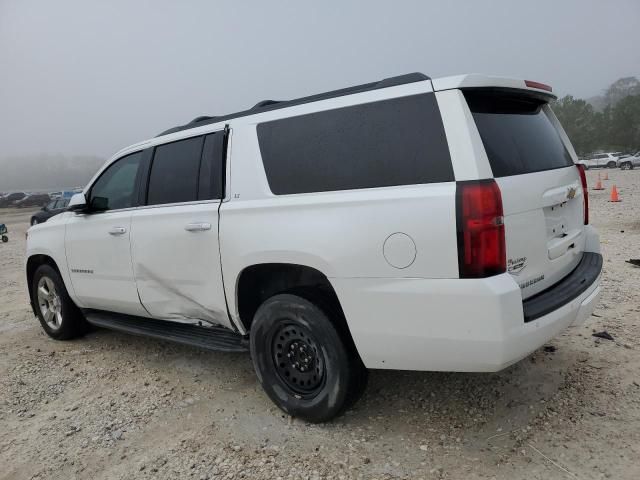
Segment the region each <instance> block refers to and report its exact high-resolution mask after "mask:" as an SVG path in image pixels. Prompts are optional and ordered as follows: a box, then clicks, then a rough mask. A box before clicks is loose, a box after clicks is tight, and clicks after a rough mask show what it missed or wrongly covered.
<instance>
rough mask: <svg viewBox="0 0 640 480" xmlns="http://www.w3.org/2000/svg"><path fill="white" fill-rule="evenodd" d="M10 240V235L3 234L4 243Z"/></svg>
mask: <svg viewBox="0 0 640 480" xmlns="http://www.w3.org/2000/svg"><path fill="white" fill-rule="evenodd" d="M8 241H9V237H7V236H6V235H2V243H7V242H8Z"/></svg>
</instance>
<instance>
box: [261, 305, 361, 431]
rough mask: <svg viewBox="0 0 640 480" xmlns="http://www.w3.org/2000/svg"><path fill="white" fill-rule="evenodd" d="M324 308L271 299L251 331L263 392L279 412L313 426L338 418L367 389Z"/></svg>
mask: <svg viewBox="0 0 640 480" xmlns="http://www.w3.org/2000/svg"><path fill="white" fill-rule="evenodd" d="M327 305H328V302H318V301H316V302H313V303H312V302H311V301H309V300H307V299H306V298H303V297H301V296H299V295H293V294H289V293H285V294H279V295H275V296H273V297H271V298H269V299H267V300H266V301H265V302H264V303H263V304H262V305H261V306H260V308H258V311H257V312H256V314H255V316H254V320H253V324H252V325H251V335H250V349H251V358H252V360H253V366H254V368H255V371H256V374H257V376H258V380H259V381H260V383H261V384H262V388H264V390H265V392H266V393H267V395H268V396H269V398H271V400H272V401H273V402H274V403H275V404H276V405H277V406H278V407H279V408H280V409H281V410H282V411H284V412H285V413H287V414H289V415H292V416H294V417H298V418H302V419H304V420H306V421H309V422H313V423H319V422H325V421H328V420H331V419H332V418H334V417H335V416H337V415H339V414H340V413H342V412H343V411H344V410H345V409H346V408H348V407H350V406H351V405H352V404H353V403H355V402H356V401H357V400H358V398H360V396H361V395H362V392H363V391H364V389H365V387H366V383H367V370H366V368H365V366H364V365H363V363H362V360H360V357H359V356H358V354H357V352H356V351H355V348H354V347H353V346H352V342H351V339H350V338H348V337H347V336H346V335H345V334H344V333H341V331H342V330H343V329H342V328H340V326H339V325H338V323H339V318H338V317H336V316H335V313H333V312H332V311H331V309H330V308H329V307H328V306H327ZM332 317H333V318H332ZM332 320H333V321H332Z"/></svg>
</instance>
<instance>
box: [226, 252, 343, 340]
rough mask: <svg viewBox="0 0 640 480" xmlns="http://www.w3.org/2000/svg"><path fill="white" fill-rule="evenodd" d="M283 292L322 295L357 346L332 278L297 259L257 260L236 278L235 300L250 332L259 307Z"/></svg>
mask: <svg viewBox="0 0 640 480" xmlns="http://www.w3.org/2000/svg"><path fill="white" fill-rule="evenodd" d="M280 293H293V294H297V295H299V296H301V297H304V298H305V299H307V300H309V301H311V302H314V297H316V298H315V299H316V300H319V298H317V297H322V303H324V304H325V305H326V306H327V307H329V308H330V309H331V310H333V312H327V313H333V314H334V315H333V317H335V318H332V321H334V322H337V325H336V326H337V327H339V329H340V330H341V331H342V332H343V333H344V334H345V335H346V336H347V339H348V342H349V343H350V344H351V345H352V346H354V348H355V344H354V343H353V338H352V336H351V332H350V330H349V325H348V323H347V320H346V318H345V315H344V312H343V310H342V306H341V304H340V300H339V298H338V295H337V293H336V290H335V289H334V287H333V285H332V284H331V281H330V280H329V278H328V277H327V276H326V275H325V274H324V273H323V272H321V271H320V270H318V269H316V268H314V267H310V266H308V265H301V264H296V263H258V264H253V265H248V266H246V267H245V268H244V269H243V270H242V271H241V272H240V273H239V274H238V277H237V279H236V282H235V301H236V311H237V318H238V321H239V323H240V324H241V326H242V328H243V329H244V330H245V332H247V333H248V332H250V330H251V323H252V321H253V317H254V315H255V312H256V311H257V310H258V307H260V305H261V304H262V303H263V302H264V301H265V300H266V299H268V298H270V297H272V296H274V295H277V294H280Z"/></svg>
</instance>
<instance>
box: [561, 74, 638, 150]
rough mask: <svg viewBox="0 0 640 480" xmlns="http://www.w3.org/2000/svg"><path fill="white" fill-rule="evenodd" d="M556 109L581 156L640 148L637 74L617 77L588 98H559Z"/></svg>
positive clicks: (569, 96)
mask: <svg viewBox="0 0 640 480" xmlns="http://www.w3.org/2000/svg"><path fill="white" fill-rule="evenodd" d="M553 110H554V112H555V114H556V116H557V117H558V119H559V120H560V123H562V126H563V127H564V129H565V130H566V132H567V135H568V136H569V138H570V139H571V143H573V146H574V148H575V149H576V152H577V153H578V155H579V156H586V155H588V154H590V153H593V152H597V151H608V152H616V151H621V152H628V153H634V152H637V151H639V150H640V81H639V80H638V79H637V78H636V77H625V78H621V79H619V80H616V81H615V82H613V83H612V84H611V85H610V86H609V88H607V89H606V90H605V92H604V94H603V95H600V96H597V97H593V98H590V99H587V100H583V99H580V98H574V97H573V96H571V95H567V96H565V97H562V98H559V99H558V100H556V101H555V102H554V103H553Z"/></svg>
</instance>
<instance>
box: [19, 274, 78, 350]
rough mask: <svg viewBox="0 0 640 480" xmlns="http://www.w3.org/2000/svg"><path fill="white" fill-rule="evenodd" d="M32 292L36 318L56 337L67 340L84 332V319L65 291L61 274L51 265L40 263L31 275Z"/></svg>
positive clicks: (48, 332) (45, 329) (52, 336)
mask: <svg viewBox="0 0 640 480" xmlns="http://www.w3.org/2000/svg"><path fill="white" fill-rule="evenodd" d="M31 294H32V296H33V304H34V305H35V307H36V312H37V315H38V320H40V324H41V325H42V328H43V329H44V331H45V332H46V333H47V335H49V336H50V337H51V338H55V339H56V340H69V339H71V338H75V337H79V336H81V335H82V334H84V333H85V332H86V325H87V323H86V320H85V319H84V317H83V315H82V312H80V310H79V309H78V307H77V306H76V305H75V304H74V303H73V300H71V297H69V294H68V293H67V289H66V288H65V286H64V282H63V281H62V277H60V274H59V273H58V272H57V271H56V270H55V269H54V268H53V267H52V266H51V265H46V264H45V265H40V266H39V267H38V269H37V270H36V272H35V273H34V275H33V279H32V286H31Z"/></svg>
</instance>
